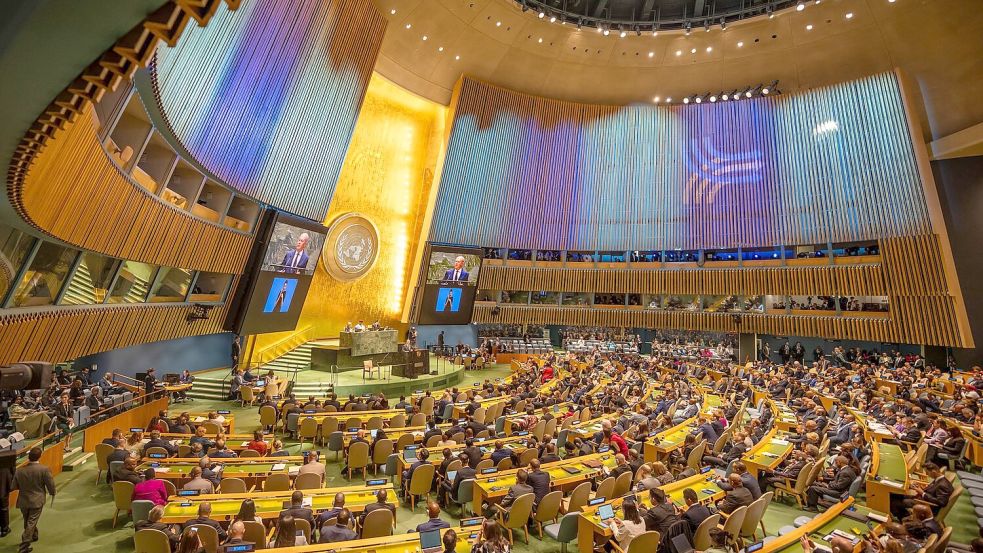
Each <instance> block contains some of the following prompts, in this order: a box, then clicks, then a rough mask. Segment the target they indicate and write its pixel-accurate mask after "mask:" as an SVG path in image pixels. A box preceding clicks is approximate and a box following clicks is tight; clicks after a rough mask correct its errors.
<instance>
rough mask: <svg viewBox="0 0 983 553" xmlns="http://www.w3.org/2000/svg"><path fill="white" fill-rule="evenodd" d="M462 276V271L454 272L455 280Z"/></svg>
mask: <svg viewBox="0 0 983 553" xmlns="http://www.w3.org/2000/svg"><path fill="white" fill-rule="evenodd" d="M460 276H461V271H454V280H457V279H458V277H460Z"/></svg>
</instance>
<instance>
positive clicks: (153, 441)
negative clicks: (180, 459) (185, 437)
mask: <svg viewBox="0 0 983 553" xmlns="http://www.w3.org/2000/svg"><path fill="white" fill-rule="evenodd" d="M152 447H160V448H163V449H164V450H165V451H167V454H168V455H170V456H171V457H174V456H175V455H177V446H176V445H174V444H172V443H171V442H169V441H167V440H164V439H162V438H161V437H160V431H159V430H154V431H152V432H150V441H149V442H147V443H146V445H144V446H143V455H144V457H146V456H147V450H149V449H150V448H152Z"/></svg>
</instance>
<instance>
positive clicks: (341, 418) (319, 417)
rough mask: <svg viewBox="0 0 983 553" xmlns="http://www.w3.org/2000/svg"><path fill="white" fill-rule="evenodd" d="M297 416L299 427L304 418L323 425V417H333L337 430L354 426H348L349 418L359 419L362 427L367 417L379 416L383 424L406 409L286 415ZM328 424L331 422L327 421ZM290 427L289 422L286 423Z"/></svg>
mask: <svg viewBox="0 0 983 553" xmlns="http://www.w3.org/2000/svg"><path fill="white" fill-rule="evenodd" d="M294 415H296V416H297V427H298V428H299V427H300V424H301V421H303V420H304V419H314V420H316V421H317V424H318V426H323V425H324V424H325V422H324V420H325V419H334V421H335V423H334V424H335V428H337V429H338V430H348V429H349V428H355V427H354V426H352V427H349V426H348V422H349V421H350V420H351V419H359V425H358V427H359V428H364V427H365V425H366V423H367V422H368V421H369V419H371V418H373V417H380V418H381V419H382V423H383V425H386V424H388V423H389V422H391V421H392V420H393V419H394V418H396V417H397V416H399V415H403V416H404V417H405V416H406V411H405V410H404V409H381V410H378V411H331V412H315V413H309V412H303V413H291V414H290V415H289V416H288V417H292V416H294ZM327 424H328V425H329V426H330V425H331V423H330V422H329V423H327ZM287 428H288V429H289V428H290V424H288V425H287Z"/></svg>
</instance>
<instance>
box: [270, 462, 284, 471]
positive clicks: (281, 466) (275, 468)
mask: <svg viewBox="0 0 983 553" xmlns="http://www.w3.org/2000/svg"><path fill="white" fill-rule="evenodd" d="M285 468H287V465H286V464H284V463H277V464H275V465H273V466H272V467H271V468H270V470H283V469H285Z"/></svg>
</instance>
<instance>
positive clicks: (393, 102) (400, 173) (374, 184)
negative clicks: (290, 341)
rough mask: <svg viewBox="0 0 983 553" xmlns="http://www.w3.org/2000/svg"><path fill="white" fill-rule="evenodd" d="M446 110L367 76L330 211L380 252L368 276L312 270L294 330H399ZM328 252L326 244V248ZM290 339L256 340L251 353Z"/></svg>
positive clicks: (441, 144) (274, 336) (325, 334)
mask: <svg viewBox="0 0 983 553" xmlns="http://www.w3.org/2000/svg"><path fill="white" fill-rule="evenodd" d="M446 119H447V108H445V107H444V106H441V105H439V104H436V103H433V102H430V101H428V100H423V99H421V98H419V97H417V96H415V95H414V94H411V93H409V92H407V91H405V90H403V89H402V88H400V87H398V86H396V85H394V84H392V83H391V82H389V81H387V80H386V79H384V78H382V77H381V76H379V75H378V74H373V75H372V79H371V80H370V81H369V88H368V91H367V93H366V96H365V102H364V104H363V105H362V110H361V112H360V114H359V117H358V121H357V122H356V124H355V133H354V135H353V136H352V142H351V144H350V146H349V147H348V155H347V157H346V158H345V163H344V165H343V167H342V170H341V177H340V179H339V181H338V186H337V187H336V189H335V193H334V198H333V199H332V201H331V208H330V211H329V212H328V215H327V217H326V218H325V221H324V222H325V224H326V225H328V226H330V224H331V222H332V221H334V220H335V219H336V218H337V217H339V216H342V215H344V214H346V213H350V212H358V213H360V214H361V215H363V216H365V217H366V218H368V219H369V220H370V221H372V223H373V224H374V225H375V227H376V229H377V230H378V232H379V254H378V258H377V259H376V261H375V264H374V265H373V266H372V268H371V269H369V270H368V272H367V273H366V274H365V275H364V276H363V277H361V278H360V279H358V280H355V281H353V282H348V283H345V282H339V281H337V280H335V279H334V278H332V277H331V276H330V275H328V273H327V271H326V270H325V269H324V267H322V266H320V264H319V266H318V269H317V271H316V272H315V273H314V280H313V282H312V283H311V289H310V292H309V293H308V296H307V301H306V303H305V304H304V310H303V312H302V313H301V316H300V321H299V322H298V324H297V328H301V329H304V328H307V327H312V330H310V331H309V332H310V333H311V335H313V336H317V337H328V336H337V335H338V333H339V331H340V330H341V329H342V328H344V326H345V323H346V322H348V321H357V320H358V319H364V320H366V321H374V320H376V319H378V320H380V321H381V322H382V323H383V324H387V325H390V326H393V327H401V326H402V325H401V323H400V315H401V313H402V310H403V304H404V300H405V298H406V297H407V294H409V287H410V281H411V278H410V277H411V270H412V264H413V261H414V260H415V259H417V258H418V257H420V256H421V255H422V252H423V244H422V243H420V242H418V237H419V236H420V234H421V232H422V231H423V229H422V225H423V222H424V219H425V214H426V212H427V210H428V202H429V201H430V197H431V196H432V194H431V190H432V188H433V187H434V186H435V184H434V173H435V172H436V171H437V161H438V159H439V158H440V156H441V154H442V151H443V148H444V125H445V121H446ZM325 247H326V248H327V247H331V244H328V245H326V246H325ZM288 334H289V333H282V332H281V333H274V334H263V335H259V336H258V337H257V338H256V344H255V346H254V347H255V349H256V350H261V349H262V348H264V347H266V346H268V345H270V344H272V343H274V342H276V341H278V340H281V339H283V338H284V337H285V336H287V335H288Z"/></svg>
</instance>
